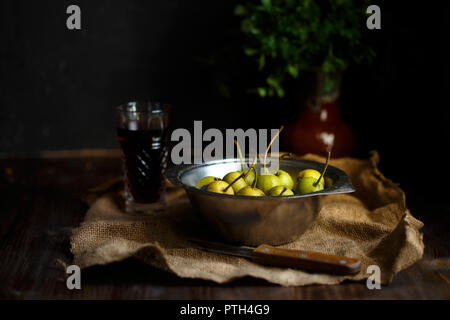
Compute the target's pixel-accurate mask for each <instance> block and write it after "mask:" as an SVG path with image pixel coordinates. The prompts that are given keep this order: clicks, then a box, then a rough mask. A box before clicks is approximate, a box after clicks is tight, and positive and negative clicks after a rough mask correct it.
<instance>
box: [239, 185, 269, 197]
mask: <svg viewBox="0 0 450 320" xmlns="http://www.w3.org/2000/svg"><path fill="white" fill-rule="evenodd" d="M237 195H238V196H248V197H264V196H265V194H264V192H262V191H261V190H260V189H258V188H254V187H251V186H246V187H244V188H242V189H241V190H239V192H238V193H237Z"/></svg>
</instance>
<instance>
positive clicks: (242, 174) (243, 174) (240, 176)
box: [223, 172, 245, 192]
mask: <svg viewBox="0 0 450 320" xmlns="http://www.w3.org/2000/svg"><path fill="white" fill-rule="evenodd" d="M244 176H245V172H242V173H241V174H240V175H239V177H237V178H236V179H234V180H233V181H232V182H231V183H230V184H229V185H228V186H227V187H226V188H225V189H223V191H224V192H226V191H227V190H228V188H230V187H231V186H232V185H233V184H234V183H235V182H236V181H238V180H239V179H240V178H242V177H244Z"/></svg>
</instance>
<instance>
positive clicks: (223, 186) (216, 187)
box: [206, 180, 234, 195]
mask: <svg viewBox="0 0 450 320" xmlns="http://www.w3.org/2000/svg"><path fill="white" fill-rule="evenodd" d="M206 191H209V192H215V193H222V194H229V195H234V191H233V188H232V187H230V185H229V184H228V183H227V182H225V181H221V180H220V181H213V182H211V183H210V184H208V186H207V187H206Z"/></svg>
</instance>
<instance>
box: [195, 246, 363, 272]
mask: <svg viewBox="0 0 450 320" xmlns="http://www.w3.org/2000/svg"><path fill="white" fill-rule="evenodd" d="M189 242H191V243H192V244H194V246H196V247H197V248H200V249H203V250H206V251H211V252H215V253H220V254H226V255H233V256H238V257H243V258H247V259H250V260H252V261H253V262H255V263H258V264H263V265H270V266H274V267H289V268H295V269H302V270H305V271H309V272H317V273H328V274H336V275H350V274H356V273H358V272H359V271H360V266H361V262H360V261H359V260H358V259H355V258H349V257H343V256H335V255H330V254H325V253H320V252H312V251H303V250H293V249H284V248H277V247H273V246H270V245H266V244H263V245H260V246H258V247H257V248H252V247H240V246H234V245H229V244H225V243H218V242H213V241H206V240H200V239H190V240H189Z"/></svg>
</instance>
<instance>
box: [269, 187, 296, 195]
mask: <svg viewBox="0 0 450 320" xmlns="http://www.w3.org/2000/svg"><path fill="white" fill-rule="evenodd" d="M293 195H294V192H292V190H291V189H288V188H286V187H285V186H276V187H273V188H272V189H270V191H269V196H271V197H282V196H293Z"/></svg>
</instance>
